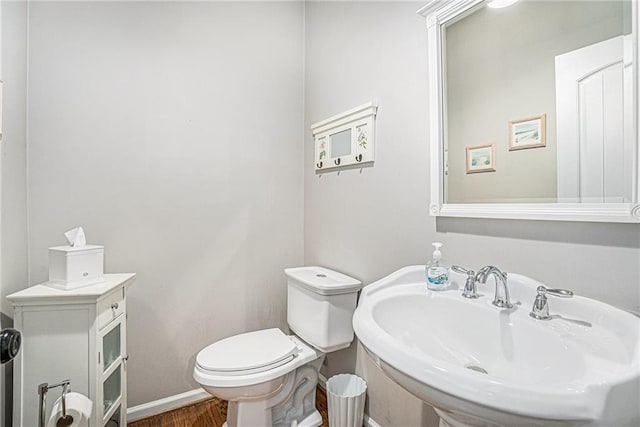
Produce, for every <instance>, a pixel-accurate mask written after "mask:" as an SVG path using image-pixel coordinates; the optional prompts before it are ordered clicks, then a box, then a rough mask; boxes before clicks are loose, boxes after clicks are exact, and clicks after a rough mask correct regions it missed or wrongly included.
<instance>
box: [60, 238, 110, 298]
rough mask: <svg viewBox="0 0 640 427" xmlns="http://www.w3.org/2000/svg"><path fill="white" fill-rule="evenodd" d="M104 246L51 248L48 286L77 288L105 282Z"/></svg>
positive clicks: (67, 288)
mask: <svg viewBox="0 0 640 427" xmlns="http://www.w3.org/2000/svg"><path fill="white" fill-rule="evenodd" d="M103 274H104V246H99V245H85V246H80V247H74V246H54V247H52V248H49V282H48V283H47V285H48V286H51V287H54V288H58V289H64V290H69V289H76V288H81V287H83V286H90V285H95V284H98V283H102V282H104V277H103Z"/></svg>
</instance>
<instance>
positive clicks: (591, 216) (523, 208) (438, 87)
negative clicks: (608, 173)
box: [417, 0, 640, 223]
mask: <svg viewBox="0 0 640 427" xmlns="http://www.w3.org/2000/svg"><path fill="white" fill-rule="evenodd" d="M483 1H485V0H433V1H432V2H430V3H429V4H427V5H426V6H424V7H423V8H422V9H420V10H419V11H418V12H417V13H418V14H420V15H422V16H424V17H425V18H426V20H427V36H428V37H427V44H428V59H429V65H428V67H429V125H430V133H429V137H430V140H431V141H430V145H431V147H430V156H431V161H430V163H431V172H430V176H431V198H430V205H429V214H430V215H431V216H446V217H466V218H504V219H530V220H561V221H586V222H628V223H640V173H639V172H638V168H639V166H638V165H640V144H638V131H639V129H638V123H639V122H640V111H639V108H638V99H639V98H640V89H639V86H640V85H639V84H638V75H639V73H638V68H640V67H638V59H639V47H638V46H639V41H638V38H639V37H638V21H639V20H640V12H639V9H640V8H639V6H638V2H637V1H633V2H632V15H633V17H632V21H633V23H632V29H633V30H632V31H633V37H632V40H633V43H632V44H633V46H632V50H633V53H632V55H633V64H634V67H633V71H632V72H633V79H632V80H633V84H634V86H633V117H634V118H635V121H634V124H633V130H634V134H635V141H636V152H635V155H634V168H633V188H632V200H633V201H632V202H631V203H468V204H467V203H460V204H458V203H455V204H451V203H445V192H444V161H443V159H444V132H445V129H444V127H443V124H444V109H443V107H442V106H443V99H444V98H443V84H442V82H443V78H444V76H443V73H442V69H443V68H442V66H443V61H442V58H443V50H442V41H443V40H442V30H441V28H442V25H443V24H445V23H446V22H448V21H449V20H451V19H453V18H455V17H456V16H458V15H460V14H462V13H464V12H465V11H467V10H469V9H471V8H472V7H474V6H476V5H478V4H480V3H482V2H483Z"/></svg>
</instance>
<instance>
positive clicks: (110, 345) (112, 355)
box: [102, 322, 122, 372]
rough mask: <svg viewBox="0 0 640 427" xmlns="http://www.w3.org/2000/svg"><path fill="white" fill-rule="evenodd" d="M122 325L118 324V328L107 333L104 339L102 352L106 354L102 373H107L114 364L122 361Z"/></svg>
mask: <svg viewBox="0 0 640 427" xmlns="http://www.w3.org/2000/svg"><path fill="white" fill-rule="evenodd" d="M120 329H121V323H119V322H118V323H116V326H115V327H114V328H113V329H111V330H110V331H109V332H107V333H106V334H105V335H104V338H102V351H103V353H104V357H103V363H102V371H103V372H105V371H107V370H108V369H109V368H110V367H111V365H113V363H114V362H116V361H118V359H120V356H121V355H122V351H121V345H120V343H121V339H120V337H121V333H120Z"/></svg>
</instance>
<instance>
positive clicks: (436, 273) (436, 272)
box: [426, 242, 449, 291]
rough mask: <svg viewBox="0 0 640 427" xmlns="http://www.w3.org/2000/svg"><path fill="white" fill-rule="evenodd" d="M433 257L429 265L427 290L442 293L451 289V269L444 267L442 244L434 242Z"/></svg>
mask: <svg viewBox="0 0 640 427" xmlns="http://www.w3.org/2000/svg"><path fill="white" fill-rule="evenodd" d="M432 244H433V247H434V248H435V249H434V251H433V256H432V257H431V261H429V264H427V268H426V270H427V271H426V276H427V288H429V289H431V290H432V291H440V290H443V289H446V288H448V287H449V269H448V268H447V267H445V266H444V265H442V252H440V248H441V247H442V243H440V242H433V243H432Z"/></svg>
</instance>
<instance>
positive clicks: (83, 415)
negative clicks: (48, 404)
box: [47, 392, 93, 427]
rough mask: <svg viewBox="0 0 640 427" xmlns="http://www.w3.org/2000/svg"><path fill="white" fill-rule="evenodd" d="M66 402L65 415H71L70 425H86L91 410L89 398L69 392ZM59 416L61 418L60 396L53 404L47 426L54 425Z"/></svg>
mask: <svg viewBox="0 0 640 427" xmlns="http://www.w3.org/2000/svg"><path fill="white" fill-rule="evenodd" d="M66 403H67V415H71V416H72V417H73V423H71V427H87V426H88V425H89V419H90V418H91V412H92V411H93V402H92V401H91V399H89V398H88V397H87V396H85V395H84V394H80V393H74V392H69V393H67V396H66ZM60 418H62V397H59V398H58V400H56V403H54V404H53V408H52V410H51V416H50V417H49V422H48V423H47V427H56V424H57V423H58V420H59V419H60Z"/></svg>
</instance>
